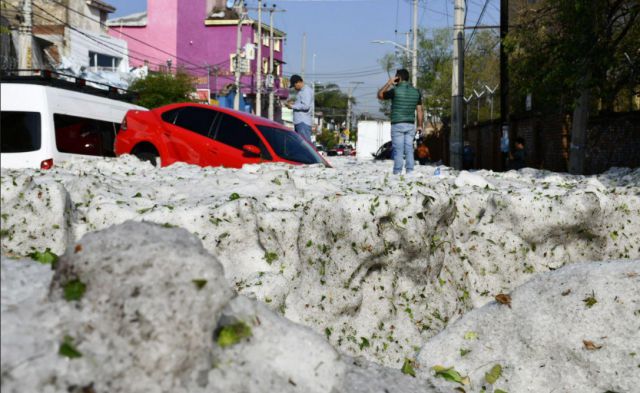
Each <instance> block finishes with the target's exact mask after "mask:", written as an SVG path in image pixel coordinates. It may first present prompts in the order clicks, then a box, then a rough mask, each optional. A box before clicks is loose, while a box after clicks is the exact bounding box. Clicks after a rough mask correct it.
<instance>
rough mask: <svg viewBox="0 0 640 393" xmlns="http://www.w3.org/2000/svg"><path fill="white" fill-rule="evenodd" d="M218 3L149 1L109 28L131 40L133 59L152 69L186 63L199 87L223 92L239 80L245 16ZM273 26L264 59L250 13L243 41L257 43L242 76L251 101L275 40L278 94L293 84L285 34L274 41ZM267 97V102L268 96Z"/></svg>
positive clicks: (265, 34) (265, 38)
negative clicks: (286, 65) (286, 68)
mask: <svg viewBox="0 0 640 393" xmlns="http://www.w3.org/2000/svg"><path fill="white" fill-rule="evenodd" d="M213 3H216V2H212V1H211V0H189V1H180V0H152V1H148V3H147V4H148V5H147V8H148V9H147V12H142V13H137V14H133V15H128V16H124V17H120V18H116V19H111V20H109V21H108V25H109V26H110V27H111V29H110V32H109V34H111V35H112V36H114V37H117V38H122V39H123V40H126V41H127V42H128V44H129V58H130V59H129V61H130V64H131V65H133V66H141V65H144V64H147V65H148V66H149V68H150V69H151V70H166V69H167V68H168V67H170V68H172V69H175V68H176V67H181V68H183V69H185V70H186V71H187V72H189V73H190V74H192V75H194V76H196V77H197V78H198V88H200V89H206V88H209V89H210V91H211V93H212V94H217V93H218V92H219V91H220V90H222V89H223V88H224V86H225V85H227V84H229V83H234V81H235V77H234V73H233V70H234V65H233V58H234V57H235V53H236V44H237V42H236V40H237V31H238V19H239V18H238V16H237V14H236V13H235V12H234V11H231V10H227V9H225V8H224V7H222V8H217V7H216V6H215V4H213ZM263 18H264V19H263V20H266V21H268V19H269V18H268V12H265V13H264V14H263ZM270 29H271V27H270V26H268V25H267V24H265V23H263V25H262V34H263V37H262V43H261V45H262V59H258V58H257V45H258V22H257V20H253V19H250V18H249V19H247V20H244V21H243V23H242V27H241V38H242V40H241V42H242V47H245V45H247V44H253V45H254V46H255V48H256V50H255V51H254V52H255V56H256V57H255V59H254V60H252V61H250V70H249V72H247V73H244V74H243V75H242V78H241V84H242V92H243V93H244V94H246V95H247V97H248V98H249V101H251V102H253V97H255V92H256V73H257V70H258V65H259V64H262V70H263V77H262V80H263V83H264V81H265V79H266V74H267V73H268V64H269V50H270V45H273V53H274V56H273V57H274V74H275V75H274V76H275V87H276V95H277V96H278V97H280V98H286V97H287V96H288V90H287V88H288V85H286V81H284V80H283V78H282V64H283V60H282V59H283V42H282V40H283V39H284V37H285V34H284V33H283V32H282V31H280V30H277V29H275V28H274V31H273V35H274V42H271V40H270V38H269V33H270ZM208 71H210V73H209V75H207V74H208ZM264 91H266V89H263V92H264ZM265 97H266V96H265ZM262 101H263V103H264V102H265V101H266V99H263V100H262ZM264 112H265V111H263V113H264Z"/></svg>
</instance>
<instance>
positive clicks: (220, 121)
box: [211, 112, 272, 168]
mask: <svg viewBox="0 0 640 393" xmlns="http://www.w3.org/2000/svg"><path fill="white" fill-rule="evenodd" d="M211 136H212V143H211V148H212V149H215V151H216V153H217V156H218V159H219V160H220V163H219V164H218V165H222V166H226V167H230V168H241V167H242V166H243V165H244V164H257V163H260V162H265V161H271V159H272V158H271V155H270V154H269V152H268V150H267V149H266V147H265V145H264V143H262V140H261V139H260V137H259V136H258V135H257V134H256V132H255V130H254V129H253V128H252V127H251V126H250V125H249V124H248V123H247V122H245V121H243V120H241V119H239V118H237V117H235V116H232V115H229V114H226V113H222V112H220V113H219V114H218V118H217V121H216V125H215V133H213V134H212V135H211ZM248 146H253V148H247V147H248ZM251 150H253V151H251Z"/></svg>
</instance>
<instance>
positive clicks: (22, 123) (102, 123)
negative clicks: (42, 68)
mask: <svg viewBox="0 0 640 393" xmlns="http://www.w3.org/2000/svg"><path fill="white" fill-rule="evenodd" d="M52 74H55V73H52V72H48V71H47V75H46V76H43V75H40V74H36V75H32V76H24V77H22V76H21V77H18V76H10V75H2V86H1V88H0V92H1V101H0V103H1V105H2V111H1V113H0V123H1V124H0V141H1V145H2V148H1V154H0V157H1V160H0V162H1V164H0V165H1V166H2V167H3V168H40V169H49V168H51V167H52V166H53V165H54V163H58V162H62V161H65V160H67V159H69V158H71V157H77V156H81V157H90V158H99V157H115V152H114V151H113V144H114V140H115V137H116V132H117V131H118V129H119V128H120V121H121V120H122V117H123V116H124V115H125V113H126V112H127V111H128V110H130V109H137V110H144V109H145V108H143V107H141V106H137V105H133V104H130V103H128V102H124V101H122V100H117V99H113V98H110V97H114V96H118V94H115V93H114V92H113V90H111V92H110V91H109V90H100V89H97V88H92V87H89V86H86V85H85V81H84V80H82V79H78V80H76V81H75V82H70V81H67V80H61V79H56V78H55V75H52ZM56 75H57V74H56Z"/></svg>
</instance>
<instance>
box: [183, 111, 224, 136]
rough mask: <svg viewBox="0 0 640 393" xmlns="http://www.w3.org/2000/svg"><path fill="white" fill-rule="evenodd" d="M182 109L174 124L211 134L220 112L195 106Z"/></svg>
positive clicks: (204, 134)
mask: <svg viewBox="0 0 640 393" xmlns="http://www.w3.org/2000/svg"><path fill="white" fill-rule="evenodd" d="M180 109H181V110H180V111H179V112H178V113H177V116H176V119H175V120H174V123H173V124H175V125H177V126H178V127H182V128H185V129H187V130H189V131H193V132H196V133H198V134H200V135H203V136H209V132H210V130H211V128H212V126H213V122H214V120H215V119H216V115H217V114H218V112H216V111H214V110H211V109H206V108H199V107H195V106H186V107H184V108H180Z"/></svg>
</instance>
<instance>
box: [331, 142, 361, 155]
mask: <svg viewBox="0 0 640 393" xmlns="http://www.w3.org/2000/svg"><path fill="white" fill-rule="evenodd" d="M327 155H329V156H355V155H356V151H355V149H354V148H353V147H351V145H344V144H340V145H336V146H335V147H334V148H333V149H330V150H329V151H328V152H327Z"/></svg>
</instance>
